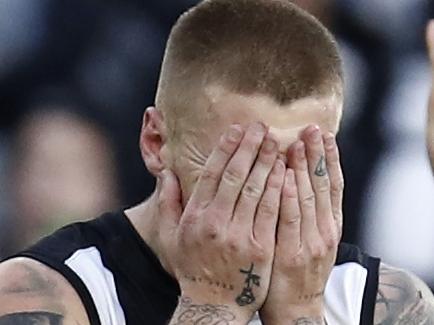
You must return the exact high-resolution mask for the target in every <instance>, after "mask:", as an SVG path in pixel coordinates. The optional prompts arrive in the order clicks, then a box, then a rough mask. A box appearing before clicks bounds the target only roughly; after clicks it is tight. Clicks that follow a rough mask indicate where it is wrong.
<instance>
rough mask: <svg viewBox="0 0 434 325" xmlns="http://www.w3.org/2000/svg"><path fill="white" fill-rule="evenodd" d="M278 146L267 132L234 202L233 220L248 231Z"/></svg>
mask: <svg viewBox="0 0 434 325" xmlns="http://www.w3.org/2000/svg"><path fill="white" fill-rule="evenodd" d="M278 147H279V146H278V143H277V139H276V138H275V137H274V136H273V135H272V134H270V133H269V134H267V136H266V137H265V139H264V142H263V143H262V146H261V149H260V151H259V154H258V158H257V159H256V161H255V165H254V166H253V169H252V171H251V172H250V175H249V176H248V178H247V181H246V183H245V184H244V187H243V189H242V191H241V195H240V198H239V200H238V203H237V204H236V207H235V212H234V217H233V222H234V223H235V224H242V225H243V229H246V230H248V231H249V232H251V231H252V227H253V220H254V218H255V212H256V208H257V207H258V204H259V201H260V200H261V197H262V194H263V193H264V189H265V185H266V183H267V179H268V175H269V174H270V172H271V169H272V168H273V166H274V163H275V161H276V158H277V149H278Z"/></svg>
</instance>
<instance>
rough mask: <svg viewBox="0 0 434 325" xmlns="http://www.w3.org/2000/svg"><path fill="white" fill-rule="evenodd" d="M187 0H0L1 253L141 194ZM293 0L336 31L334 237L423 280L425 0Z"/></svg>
mask: <svg viewBox="0 0 434 325" xmlns="http://www.w3.org/2000/svg"><path fill="white" fill-rule="evenodd" d="M235 1H236V0H235ZM195 2H196V1H194V0H177V1H174V0H128V1H104V2H102V1H87V0H66V1H56V0H0V258H1V257H5V256H7V255H9V254H12V253H13V252H15V251H16V250H18V249H20V248H22V247H23V245H27V244H29V243H31V242H33V241H35V240H37V239H38V238H39V237H40V236H42V235H44V234H47V233H49V232H51V231H52V230H53V229H56V228H58V227H59V226H61V225H63V224H65V223H69V222H71V221H75V220H85V219H87V218H91V217H95V216H97V215H98V214H99V213H101V212H104V211H107V210H111V209H118V208H119V207H123V206H129V205H132V204H134V203H137V202H139V201H140V200H142V199H143V198H144V197H146V196H147V195H148V194H149V193H150V192H151V190H152V189H153V185H154V184H153V180H152V178H151V177H150V176H149V175H148V174H147V172H146V170H145V167H144V165H143V163H142V161H141V158H140V153H139V149H138V135H139V131H140V125H141V117H142V113H143V110H144V108H145V107H146V105H151V104H152V103H153V99H154V93H155V89H156V83H157V78H158V72H159V66H160V62H161V58H162V55H163V50H164V45H165V40H166V37H167V35H168V33H169V30H170V27H171V25H172V24H173V23H174V21H175V20H176V18H177V16H178V15H179V14H180V13H182V12H183V11H184V10H185V9H186V8H188V7H190V6H191V5H193V4H195ZM294 2H296V3H297V4H299V5H300V6H302V7H304V8H306V9H307V10H309V11H310V12H312V13H313V14H314V15H316V16H317V17H318V18H319V19H320V20H321V21H323V22H324V23H325V24H326V25H327V26H328V27H329V28H331V29H332V30H333V32H334V33H335V35H336V36H337V38H338V41H339V43H340V48H341V53H342V56H343V58H344V62H345V74H346V105H345V106H346V107H345V114H344V120H343V124H342V129H341V133H340V135H339V142H340V145H341V151H342V162H343V166H344V171H345V176H346V192H345V207H344V213H345V232H344V240H345V241H348V242H351V243H356V244H358V245H360V246H361V247H362V248H364V249H365V250H367V251H368V252H369V253H371V254H373V255H380V256H382V257H383V258H384V261H385V262H389V263H393V264H395V265H398V266H402V267H405V268H408V269H410V270H412V271H414V272H415V273H416V274H418V275H419V276H421V277H422V278H423V279H424V280H426V281H427V282H428V283H429V284H430V285H431V287H434V254H433V252H434V182H433V177H432V174H431V170H430V167H429V163H428V159H427V157H426V153H425V142H424V129H425V114H426V112H425V110H426V107H425V105H426V100H427V96H428V90H429V84H430V75H429V66H428V60H427V57H426V55H425V47H424V42H423V40H424V28H425V24H426V22H427V21H428V19H429V18H430V17H434V1H431V0H399V1H397V0H363V1H360V0H295V1H294Z"/></svg>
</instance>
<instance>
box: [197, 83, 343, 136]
mask: <svg viewBox="0 0 434 325" xmlns="http://www.w3.org/2000/svg"><path fill="white" fill-rule="evenodd" d="M205 94H206V99H207V101H208V102H209V103H208V104H210V105H209V107H210V109H209V110H208V112H209V114H210V118H211V121H212V123H213V129H215V130H218V131H219V132H220V133H221V132H223V130H224V129H226V128H227V127H228V126H229V125H231V124H234V123H238V124H241V125H243V126H246V125H248V124H250V123H252V122H256V121H261V122H263V123H264V124H265V125H267V126H268V127H269V128H270V132H272V133H274V134H275V135H276V136H277V137H278V138H279V140H280V141H281V142H283V143H287V142H293V141H294V140H295V139H296V138H297V137H298V134H299V132H300V131H302V130H303V129H304V128H306V127H307V126H308V125H311V124H316V125H318V126H320V127H321V129H322V130H323V132H327V131H329V132H333V133H336V132H337V130H338V125H339V121H340V118H341V113H342V98H340V96H338V95H330V96H328V97H322V98H314V97H306V98H302V99H299V100H296V101H294V102H293V103H291V104H288V105H284V106H282V105H280V104H279V103H277V102H276V101H274V100H273V99H272V98H270V97H269V96H266V95H261V94H254V95H241V94H237V93H234V92H231V91H227V90H225V89H224V88H222V87H219V86H210V87H207V89H206V91H205Z"/></svg>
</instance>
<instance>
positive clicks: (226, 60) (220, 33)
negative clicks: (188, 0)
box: [141, 0, 343, 199]
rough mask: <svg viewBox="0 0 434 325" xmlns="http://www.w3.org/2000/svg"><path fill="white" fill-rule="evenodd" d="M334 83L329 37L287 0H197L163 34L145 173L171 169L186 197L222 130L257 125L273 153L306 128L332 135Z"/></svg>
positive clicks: (336, 65)
mask: <svg viewBox="0 0 434 325" xmlns="http://www.w3.org/2000/svg"><path fill="white" fill-rule="evenodd" d="M342 84H343V81H342V67H341V60H340V58H339V54H338V50H337V45H336V42H335V40H334V39H333V37H332V36H331V34H330V33H329V32H328V31H327V30H326V29H325V28H324V27H323V26H322V25H321V24H320V23H319V22H318V21H317V20H316V19H315V18H314V17H312V16H311V15H309V14H308V13H306V12H304V11H303V10H301V9H299V8H298V7H296V6H295V5H293V4H292V3H291V2H290V1H289V0H205V1H203V2H201V3H200V4H199V5H197V6H196V7H194V8H193V9H191V10H190V11H188V12H186V13H185V14H184V15H182V16H181V17H180V19H179V20H178V22H177V23H176V24H175V26H174V27H173V29H172V32H171V35H170V38H169V41H168V44H167V48H166V53H165V57H164V61H163V66H162V71H161V76H160V83H159V87H158V93H157V98H156V109H153V108H151V109H148V111H147V113H146V114H145V119H144V126H143V132H142V140H141V144H142V152H143V156H144V159H145V161H146V164H147V166H148V169H149V170H150V171H151V172H152V173H154V174H155V173H157V172H158V170H159V169H161V168H164V167H169V168H172V169H173V170H174V172H175V173H176V174H177V175H178V177H179V179H180V182H181V187H182V190H183V194H184V199H185V198H186V197H188V196H189V194H190V192H191V189H192V186H193V184H194V182H195V180H196V179H197V177H198V175H199V173H200V170H201V166H202V165H203V164H204V163H205V161H206V158H207V156H208V155H209V153H210V152H211V150H212V148H213V146H214V145H215V144H216V143H217V140H218V138H219V136H220V134H221V133H222V132H223V131H224V130H225V129H226V128H227V127H228V126H229V125H230V124H233V123H239V124H241V125H246V124H248V123H250V122H253V121H262V122H264V123H265V124H266V125H267V126H269V127H270V132H272V133H274V134H275V135H276V136H277V137H278V139H279V140H280V142H281V148H280V150H281V152H282V153H284V152H285V151H286V149H287V148H288V146H289V145H290V144H291V143H292V142H293V141H294V140H295V139H296V138H297V136H298V133H299V131H301V130H302V129H303V128H305V127H306V126H307V125H308V124H318V125H319V126H320V127H321V128H322V129H323V130H324V131H332V132H337V129H338V124H339V120H340V116H341V109H342V100H343V98H342V88H343V85H342ZM158 141H160V142H159V143H158Z"/></svg>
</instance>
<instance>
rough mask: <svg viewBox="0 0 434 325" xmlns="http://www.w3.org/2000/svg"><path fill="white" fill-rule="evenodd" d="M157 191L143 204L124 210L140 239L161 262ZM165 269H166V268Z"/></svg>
mask: <svg viewBox="0 0 434 325" xmlns="http://www.w3.org/2000/svg"><path fill="white" fill-rule="evenodd" d="M157 195H158V193H157V190H155V191H154V193H153V194H152V195H151V196H150V197H149V198H148V199H147V200H146V201H145V202H143V203H140V204H139V205H137V206H135V207H132V208H130V209H127V210H125V215H126V216H127V217H128V219H129V220H130V221H131V223H132V224H133V226H134V228H135V229H136V231H137V232H138V233H139V235H140V237H142V239H143V240H144V241H145V242H146V244H147V245H148V246H149V247H150V248H151V249H152V251H153V252H154V253H155V254H156V255H157V257H158V258H159V259H160V261H161V262H162V264H163V266H164V261H162V256H163V252H162V249H161V243H160V237H159V225H160V223H159V221H160V216H159V215H158V202H157V199H158V198H157ZM166 269H167V268H166Z"/></svg>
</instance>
